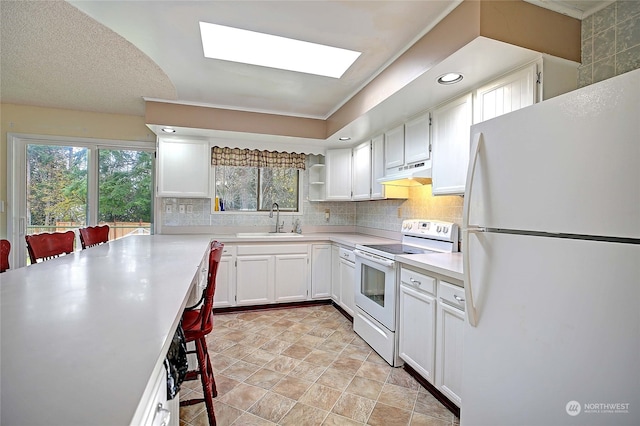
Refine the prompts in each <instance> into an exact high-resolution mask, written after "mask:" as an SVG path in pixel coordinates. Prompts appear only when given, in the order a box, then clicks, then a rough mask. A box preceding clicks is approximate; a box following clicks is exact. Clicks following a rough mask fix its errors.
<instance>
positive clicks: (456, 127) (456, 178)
mask: <svg viewBox="0 0 640 426" xmlns="http://www.w3.org/2000/svg"><path fill="white" fill-rule="evenodd" d="M432 114H433V129H432V130H433V166H432V170H431V176H432V181H433V183H432V192H433V195H453V194H464V187H465V183H466V178H467V163H468V162H469V144H470V133H469V132H470V129H469V127H470V126H471V123H472V121H471V120H472V97H471V94H468V95H465V96H462V97H461V98H458V99H456V100H454V101H453V102H449V103H447V104H445V105H443V106H441V107H439V108H437V109H435V110H434V111H433V113H432Z"/></svg>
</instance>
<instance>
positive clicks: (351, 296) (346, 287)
mask: <svg viewBox="0 0 640 426" xmlns="http://www.w3.org/2000/svg"><path fill="white" fill-rule="evenodd" d="M352 255H353V253H352ZM339 275H340V306H342V308H343V309H344V310H345V311H347V313H348V314H349V315H351V316H352V317H353V313H354V309H355V307H356V302H355V292H356V288H355V285H356V265H355V264H354V263H353V262H352V261H350V260H347V259H345V258H343V257H341V258H340V266H339Z"/></svg>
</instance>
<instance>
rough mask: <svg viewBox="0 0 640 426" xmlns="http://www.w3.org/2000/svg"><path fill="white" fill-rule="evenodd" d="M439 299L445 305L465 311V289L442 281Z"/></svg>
mask: <svg viewBox="0 0 640 426" xmlns="http://www.w3.org/2000/svg"><path fill="white" fill-rule="evenodd" d="M438 297H439V298H440V301H442V302H443V303H446V304H447V305H449V306H453V307H454V308H457V309H460V310H461V311H464V288H462V287H460V286H457V285H454V284H451V283H448V282H446V281H440V283H439V284H438Z"/></svg>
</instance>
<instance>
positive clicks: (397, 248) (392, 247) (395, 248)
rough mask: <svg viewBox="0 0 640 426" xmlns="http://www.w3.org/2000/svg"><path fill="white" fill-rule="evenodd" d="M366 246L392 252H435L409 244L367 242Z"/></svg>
mask: <svg viewBox="0 0 640 426" xmlns="http://www.w3.org/2000/svg"><path fill="white" fill-rule="evenodd" d="M364 247H369V248H371V249H374V250H380V251H383V252H386V253H390V254H423V253H432V252H433V250H428V249H424V248H420V247H416V246H410V245H407V244H365V245H364Z"/></svg>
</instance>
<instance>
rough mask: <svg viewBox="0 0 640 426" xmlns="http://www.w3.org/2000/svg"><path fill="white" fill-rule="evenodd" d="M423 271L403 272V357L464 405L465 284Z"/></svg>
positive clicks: (401, 337)
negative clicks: (462, 386) (461, 392)
mask: <svg viewBox="0 0 640 426" xmlns="http://www.w3.org/2000/svg"><path fill="white" fill-rule="evenodd" d="M423 272H424V273H422V272H419V271H417V270H413V269H409V268H406V267H404V266H403V267H402V270H401V273H400V277H401V282H400V302H399V303H400V325H399V339H398V340H399V351H400V358H402V359H403V360H404V361H405V362H406V363H407V364H408V365H410V366H411V367H412V368H413V369H414V370H415V371H416V372H417V373H418V374H420V375H421V376H422V377H424V378H425V379H426V380H427V381H428V382H429V383H431V384H433V385H434V386H435V387H436V388H437V389H438V390H439V391H440V392H442V394H443V395H445V396H446V397H447V398H449V399H450V400H451V401H452V402H453V403H454V404H456V405H458V406H460V403H461V398H460V388H461V385H462V350H463V344H462V342H463V330H464V320H465V317H464V288H463V287H462V283H461V282H457V281H456V280H453V279H450V280H449V281H451V282H447V281H445V279H447V278H444V276H440V275H438V274H433V276H432V275H430V273H429V272H427V271H423ZM427 274H429V275H427ZM454 283H457V284H458V285H456V284H454Z"/></svg>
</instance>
